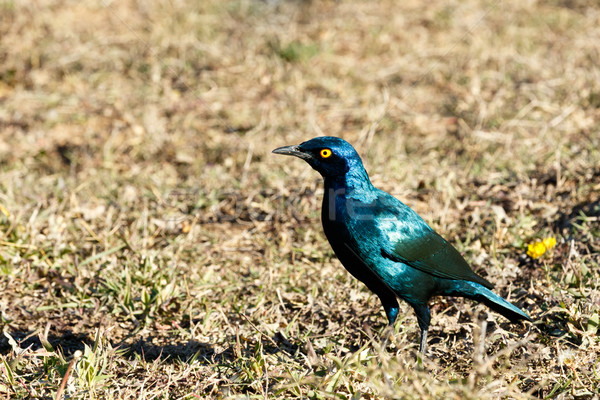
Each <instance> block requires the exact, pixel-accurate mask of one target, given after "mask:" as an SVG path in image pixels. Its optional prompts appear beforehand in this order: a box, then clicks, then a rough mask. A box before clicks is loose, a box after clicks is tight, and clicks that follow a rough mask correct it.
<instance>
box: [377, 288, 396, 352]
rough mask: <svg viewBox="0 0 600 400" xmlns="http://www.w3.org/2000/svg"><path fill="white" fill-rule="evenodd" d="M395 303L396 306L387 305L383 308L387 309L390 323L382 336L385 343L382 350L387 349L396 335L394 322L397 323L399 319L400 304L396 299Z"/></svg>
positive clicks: (386, 312)
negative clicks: (394, 334)
mask: <svg viewBox="0 0 600 400" xmlns="http://www.w3.org/2000/svg"><path fill="white" fill-rule="evenodd" d="M394 302H395V304H392V305H388V304H385V305H384V307H383V308H384V309H385V315H386V316H387V318H388V322H389V323H388V325H387V326H386V327H385V328H384V330H383V333H382V335H381V336H383V343H382V344H381V346H382V349H386V348H387V345H388V342H389V341H390V337H391V336H392V334H393V333H394V322H396V319H397V318H398V311H399V309H398V303H397V302H396V301H395V299H394Z"/></svg>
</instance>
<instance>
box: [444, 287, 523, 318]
mask: <svg viewBox="0 0 600 400" xmlns="http://www.w3.org/2000/svg"><path fill="white" fill-rule="evenodd" d="M463 283H464V285H463V287H462V288H461V289H462V290H461V291H460V293H456V294H458V295H459V296H463V297H467V298H470V299H473V300H476V301H480V302H482V303H483V304H485V305H486V306H488V307H489V308H491V309H492V310H494V311H496V312H497V313H499V314H502V315H503V316H505V317H506V318H508V319H509V320H510V321H511V322H516V321H519V320H522V319H524V320H527V321H531V317H530V316H529V315H527V314H525V313H524V312H523V311H522V310H521V309H520V308H519V307H517V306H515V305H514V304H511V303H509V302H508V301H507V300H505V299H503V298H502V297H500V296H498V295H497V294H496V293H494V292H492V291H491V290H489V289H488V288H486V287H484V286H482V285H480V284H478V283H475V282H469V281H463Z"/></svg>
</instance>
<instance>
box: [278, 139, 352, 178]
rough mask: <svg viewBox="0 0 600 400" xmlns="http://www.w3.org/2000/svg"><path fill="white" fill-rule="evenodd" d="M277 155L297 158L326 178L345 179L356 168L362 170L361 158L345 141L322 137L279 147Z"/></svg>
mask: <svg viewBox="0 0 600 400" xmlns="http://www.w3.org/2000/svg"><path fill="white" fill-rule="evenodd" d="M273 153H276V154H285V155H289V156H296V157H299V158H301V159H303V160H304V161H306V162H307V163H309V164H310V166H311V167H313V168H314V169H316V170H317V171H319V173H320V174H321V175H323V177H324V178H337V177H343V176H344V175H345V174H346V173H347V172H348V171H349V170H350V169H351V168H353V167H354V166H357V167H360V168H362V161H361V159H360V156H359V155H358V153H357V152H356V150H354V147H352V145H351V144H350V143H348V142H346V141H345V140H344V139H340V138H337V137H332V136H321V137H316V138H314V139H311V140H309V141H307V142H304V143H301V144H299V145H296V146H285V147H279V148H277V149H275V150H273Z"/></svg>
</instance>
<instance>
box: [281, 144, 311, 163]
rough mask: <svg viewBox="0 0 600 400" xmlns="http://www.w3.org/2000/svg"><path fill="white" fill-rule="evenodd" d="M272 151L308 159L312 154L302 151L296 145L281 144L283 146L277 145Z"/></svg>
mask: <svg viewBox="0 0 600 400" xmlns="http://www.w3.org/2000/svg"><path fill="white" fill-rule="evenodd" d="M273 153H275V154H283V155H286V156H295V157H298V158H301V159H303V160H308V159H310V158H312V156H311V155H310V154H308V153H304V152H303V151H301V150H298V146H297V145H295V146H283V147H278V148H276V149H275V150H273Z"/></svg>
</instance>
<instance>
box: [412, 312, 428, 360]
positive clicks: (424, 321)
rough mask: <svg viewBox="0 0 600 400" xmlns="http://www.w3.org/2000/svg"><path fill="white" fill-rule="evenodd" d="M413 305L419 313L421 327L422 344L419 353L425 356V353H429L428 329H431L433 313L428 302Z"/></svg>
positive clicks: (418, 319)
mask: <svg viewBox="0 0 600 400" xmlns="http://www.w3.org/2000/svg"><path fill="white" fill-rule="evenodd" d="M412 306H413V308H414V309H415V313H416V314H417V321H418V322H419V328H421V345H420V346H419V355H420V356H421V357H425V354H426V353H427V331H428V330H429V322H430V321H431V314H430V313H429V307H427V305H426V304H417V305H412Z"/></svg>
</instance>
